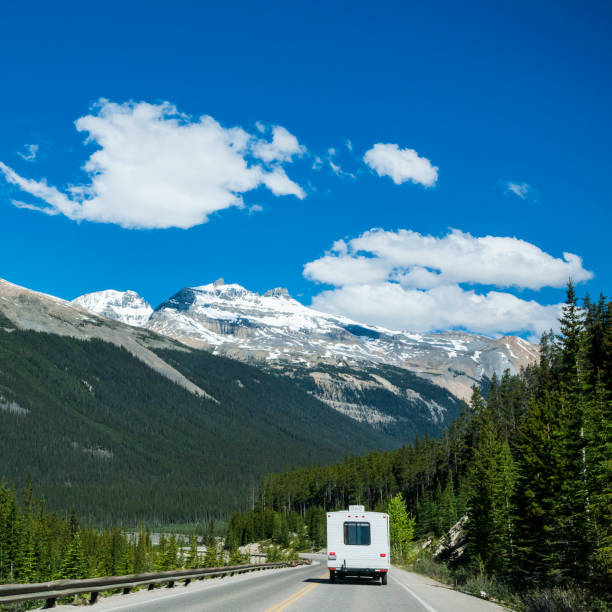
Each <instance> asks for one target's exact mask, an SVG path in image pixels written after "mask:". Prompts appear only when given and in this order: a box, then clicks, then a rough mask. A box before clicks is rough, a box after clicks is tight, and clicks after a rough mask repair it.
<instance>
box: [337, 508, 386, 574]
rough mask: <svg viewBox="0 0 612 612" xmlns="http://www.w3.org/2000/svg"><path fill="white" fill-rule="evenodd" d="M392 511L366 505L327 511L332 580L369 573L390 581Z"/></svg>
mask: <svg viewBox="0 0 612 612" xmlns="http://www.w3.org/2000/svg"><path fill="white" fill-rule="evenodd" d="M390 563H391V559H390V555H389V515H388V514H386V513H384V512H366V511H365V510H364V507H363V506H349V509H348V510H342V511H340V512H328V513H327V567H328V568H329V581H330V582H336V579H337V578H346V577H349V576H350V577H361V576H368V577H371V578H373V579H374V580H378V579H379V578H380V582H381V584H387V573H388V572H389V565H390Z"/></svg>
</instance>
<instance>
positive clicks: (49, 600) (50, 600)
mask: <svg viewBox="0 0 612 612" xmlns="http://www.w3.org/2000/svg"><path fill="white" fill-rule="evenodd" d="M55 599H56V598H55V597H47V601H46V602H45V605H44V606H43V608H44V609H45V610H46V609H47V608H55Z"/></svg>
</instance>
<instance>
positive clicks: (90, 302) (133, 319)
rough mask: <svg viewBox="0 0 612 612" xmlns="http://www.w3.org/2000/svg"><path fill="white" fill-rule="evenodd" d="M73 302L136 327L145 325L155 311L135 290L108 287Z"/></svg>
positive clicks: (90, 310)
mask: <svg viewBox="0 0 612 612" xmlns="http://www.w3.org/2000/svg"><path fill="white" fill-rule="evenodd" d="M72 303H73V304H76V305H77V306H81V307H82V308H85V310H89V312H93V313H94V314H98V315H102V316H103V317H107V318H109V319H115V320H116V321H121V322H122V323H126V324H127V325H133V326H135V327H143V326H144V325H145V323H146V322H147V321H148V320H149V318H150V317H151V314H152V313H153V308H151V305H150V304H149V303H148V302H146V301H145V300H144V299H143V298H141V297H140V296H139V295H138V294H137V293H136V292H135V291H115V290H114V289H107V290H106V291H97V292H96V293H87V294H85V295H82V296H80V297H78V298H76V300H72Z"/></svg>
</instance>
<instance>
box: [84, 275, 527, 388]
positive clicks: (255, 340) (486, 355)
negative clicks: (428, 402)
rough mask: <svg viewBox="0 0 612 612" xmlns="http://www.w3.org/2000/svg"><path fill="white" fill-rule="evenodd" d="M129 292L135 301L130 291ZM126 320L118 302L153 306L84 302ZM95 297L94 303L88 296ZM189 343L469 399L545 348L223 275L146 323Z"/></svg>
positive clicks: (102, 296) (109, 296) (105, 296)
mask: <svg viewBox="0 0 612 612" xmlns="http://www.w3.org/2000/svg"><path fill="white" fill-rule="evenodd" d="M128 293H129V298H128V297H127V294H128ZM92 296H96V297H95V299H93V298H92V299H91V302H89V303H93V304H94V305H95V309H96V310H94V312H97V313H100V314H104V315H105V316H108V317H111V318H115V319H119V320H121V321H123V322H126V323H128V322H130V324H138V323H132V322H131V321H136V320H140V321H143V319H144V315H145V312H146V311H145V310H144V309H142V308H141V309H140V310H138V312H139V313H141V316H142V317H143V318H141V319H137V318H136V317H134V318H132V319H131V320H128V319H127V318H125V317H126V316H129V313H130V309H129V307H125V308H123V309H121V308H117V307H116V304H117V303H118V302H120V303H121V304H124V303H128V304H132V303H134V304H136V303H138V304H141V303H145V302H144V300H142V298H139V296H137V295H136V294H134V293H133V292H126V293H125V294H123V296H124V298H121V294H118V292H104V291H103V292H99V293H96V294H90V295H89V296H83V298H77V299H76V300H75V302H76V303H78V304H80V305H81V306H83V307H85V308H89V306H88V300H89V298H91V297H92ZM85 298H87V300H86V299H85ZM140 324H141V325H144V326H145V327H147V328H148V329H151V330H154V331H156V332H157V333H160V334H163V335H166V336H170V337H172V338H175V339H177V340H180V341H181V342H183V343H185V344H188V345H191V346H195V347H200V348H206V349H208V350H211V351H212V352H214V353H215V354H220V355H225V356H228V357H233V358H236V359H240V360H245V361H259V362H261V363H262V364H263V365H265V366H266V367H269V368H275V369H279V370H288V371H290V372H294V371H295V370H296V369H305V370H307V371H309V372H314V371H316V370H318V369H320V366H322V365H326V366H337V367H345V368H346V367H348V368H353V369H357V370H359V369H361V368H364V367H365V368H368V367H379V366H394V367H396V368H401V369H404V370H409V371H411V372H413V373H415V374H417V375H419V376H420V377H422V378H426V379H428V380H430V381H432V382H434V383H435V384H437V385H439V386H442V387H444V388H446V389H448V390H449V391H450V392H451V393H453V394H454V395H455V396H456V397H460V398H467V397H469V395H470V393H471V387H472V385H473V384H474V383H476V382H478V381H480V380H481V379H482V378H483V377H489V378H490V377H491V376H492V375H493V373H496V374H497V375H501V374H502V373H503V372H504V370H506V369H509V370H510V371H511V372H512V373H514V372H517V371H518V370H519V369H520V368H521V367H523V366H525V365H527V364H528V363H531V362H533V361H534V360H535V359H537V355H538V349H537V347H536V346H534V345H533V344H531V343H529V342H527V341H525V340H523V339H522V338H518V337H515V336H506V337H503V338H500V339H492V338H488V337H486V336H478V335H474V334H468V333H464V332H443V333H433V334H420V333H412V332H409V331H397V330H389V329H385V328H382V327H377V326H372V325H364V324H361V323H357V322H355V321H352V320H350V319H348V318H345V317H341V316H337V315H330V314H326V313H322V312H318V311H316V310H313V309H312V308H308V307H307V306H304V305H303V304H301V303H300V302H298V301H297V300H295V299H293V298H292V297H291V296H290V295H289V294H288V292H287V290H286V289H281V288H277V289H272V290H271V291H267V292H266V293H264V294H263V295H260V294H258V293H255V292H252V291H248V290H247V289H245V288H244V287H242V286H240V285H237V284H225V283H224V282H223V280H222V279H220V280H218V281H216V282H214V283H210V284H208V285H203V286H200V287H188V288H185V289H182V290H181V291H179V292H178V293H176V294H175V295H174V296H172V297H171V298H170V299H168V300H167V301H165V302H163V303H162V304H160V305H159V306H158V307H157V308H156V309H155V311H153V312H152V314H150V316H149V317H148V320H146V322H144V323H140Z"/></svg>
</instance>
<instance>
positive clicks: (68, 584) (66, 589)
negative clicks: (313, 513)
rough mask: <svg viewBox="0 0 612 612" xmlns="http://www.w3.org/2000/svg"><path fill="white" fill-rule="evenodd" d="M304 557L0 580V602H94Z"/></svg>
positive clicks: (52, 604)
mask: <svg viewBox="0 0 612 612" xmlns="http://www.w3.org/2000/svg"><path fill="white" fill-rule="evenodd" d="M305 563H308V561H305V560H300V561H289V562H287V561H283V562H279V563H255V564H245V565H230V566H227V567H203V568H199V569H184V570H174V571H169V572H149V573H146V574H129V575H127V576H105V577H102V578H85V579H83V580H53V581H51V582H37V583H33V584H2V585H0V604H8V603H17V602H20V601H32V600H36V599H44V600H46V604H45V606H44V607H45V608H54V607H55V603H56V601H57V600H58V599H60V598H63V597H70V596H72V595H79V594H81V593H90V597H89V603H90V604H94V603H96V601H97V600H98V595H99V593H100V592H102V591H112V590H116V589H122V591H123V594H124V595H127V594H128V593H129V592H130V591H131V589H133V588H135V587H138V586H144V585H148V586H149V590H152V589H154V588H155V585H156V584H167V585H168V587H173V586H174V583H175V582H178V581H179V580H184V581H185V586H187V585H188V584H189V583H190V582H191V581H192V580H195V579H200V580H201V579H203V578H206V577H207V576H226V575H230V576H231V575H233V574H241V573H244V572H252V571H257V570H262V569H274V568H277V567H293V566H296V565H303V564H305Z"/></svg>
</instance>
